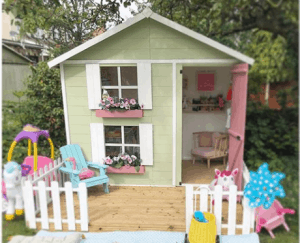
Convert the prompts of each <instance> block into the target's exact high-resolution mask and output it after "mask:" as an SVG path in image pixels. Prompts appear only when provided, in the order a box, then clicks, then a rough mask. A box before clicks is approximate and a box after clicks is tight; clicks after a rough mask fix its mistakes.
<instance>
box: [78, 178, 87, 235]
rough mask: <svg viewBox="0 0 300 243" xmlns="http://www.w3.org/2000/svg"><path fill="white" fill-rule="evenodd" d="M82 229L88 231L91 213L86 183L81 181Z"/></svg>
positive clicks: (79, 192) (80, 207) (80, 206)
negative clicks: (89, 211)
mask: <svg viewBox="0 0 300 243" xmlns="http://www.w3.org/2000/svg"><path fill="white" fill-rule="evenodd" d="M78 189H79V190H78V195H79V209H80V222H81V231H88V228H89V226H88V224H89V217H88V216H89V214H88V200H87V188H86V184H85V183H83V182H81V183H79V187H78Z"/></svg>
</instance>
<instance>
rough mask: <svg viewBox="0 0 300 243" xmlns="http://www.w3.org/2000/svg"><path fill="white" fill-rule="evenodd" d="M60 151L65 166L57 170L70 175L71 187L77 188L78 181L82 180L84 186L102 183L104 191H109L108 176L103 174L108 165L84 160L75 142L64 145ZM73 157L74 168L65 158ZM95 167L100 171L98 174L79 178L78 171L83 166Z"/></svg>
mask: <svg viewBox="0 0 300 243" xmlns="http://www.w3.org/2000/svg"><path fill="white" fill-rule="evenodd" d="M60 153H61V156H62V159H63V161H64V164H65V166H66V167H60V168H59V170H60V171H62V172H63V173H67V174H69V175H70V180H71V182H72V186H73V188H77V187H78V184H79V183H80V182H84V183H85V184H86V187H92V186H96V185H101V184H103V189H104V192H105V193H109V190H108V182H109V178H108V176H107V175H106V174H105V169H106V168H107V167H108V165H101V164H94V163H92V162H86V160H85V158H84V156H83V153H82V151H81V148H80V146H79V145H77V144H70V145H66V146H64V147H61V148H60ZM70 157H73V158H75V160H76V170H73V167H72V164H71V163H70V162H67V161H66V159H67V158H70ZM88 166H89V167H92V168H96V169H99V171H100V176H94V177H92V178H88V179H85V180H80V178H79V173H80V171H81V170H82V169H83V168H88Z"/></svg>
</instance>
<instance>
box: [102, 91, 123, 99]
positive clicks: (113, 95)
mask: <svg viewBox="0 0 300 243" xmlns="http://www.w3.org/2000/svg"><path fill="white" fill-rule="evenodd" d="M107 93H108V95H109V96H110V97H118V98H119V90H118V89H107ZM102 94H103V90H102Z"/></svg>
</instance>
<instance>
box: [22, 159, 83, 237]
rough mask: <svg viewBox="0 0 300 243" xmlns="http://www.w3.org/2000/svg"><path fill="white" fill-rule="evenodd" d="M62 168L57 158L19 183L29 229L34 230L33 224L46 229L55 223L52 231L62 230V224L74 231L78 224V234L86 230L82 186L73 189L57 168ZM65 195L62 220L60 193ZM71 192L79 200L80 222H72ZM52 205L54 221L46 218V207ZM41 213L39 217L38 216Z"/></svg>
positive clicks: (73, 216)
mask: <svg viewBox="0 0 300 243" xmlns="http://www.w3.org/2000/svg"><path fill="white" fill-rule="evenodd" d="M62 165H63V162H61V160H60V159H58V160H55V161H54V163H53V164H49V168H48V166H45V167H44V168H43V169H42V168H41V169H40V170H39V171H38V173H36V172H35V173H34V174H33V175H29V176H27V177H26V178H23V180H22V188H23V195H24V196H23V200H24V209H25V220H26V223H27V225H28V226H29V228H31V229H36V228H37V225H36V223H38V222H40V223H41V228H42V229H45V230H48V229H49V223H54V229H55V230H62V223H67V224H68V229H69V230H75V224H80V226H81V231H88V221H89V220H88V200H87V188H86V184H85V183H80V184H79V187H78V188H72V183H71V182H69V181H68V179H69V178H68V176H66V175H65V174H63V173H61V172H60V171H59V170H58V169H59V168H60V167H61V166H62ZM63 192H64V194H65V200H66V211H67V218H66V219H64V218H62V210H61V202H60V200H61V198H60V196H61V193H63ZM73 192H77V194H78V198H79V210H80V219H79V220H75V210H74V200H73ZM50 203H52V204H53V207H52V208H53V218H50V217H49V215H48V205H49V204H50ZM38 214H40V217H37V215H38Z"/></svg>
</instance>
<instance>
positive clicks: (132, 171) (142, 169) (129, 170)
mask: <svg viewBox="0 0 300 243" xmlns="http://www.w3.org/2000/svg"><path fill="white" fill-rule="evenodd" d="M106 173H107V174H145V166H144V165H141V166H140V170H139V172H136V170H135V168H134V167H133V166H130V167H126V166H122V167H121V168H119V169H117V168H114V167H111V166H109V167H108V168H107V169H106Z"/></svg>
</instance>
